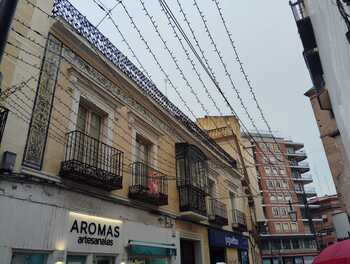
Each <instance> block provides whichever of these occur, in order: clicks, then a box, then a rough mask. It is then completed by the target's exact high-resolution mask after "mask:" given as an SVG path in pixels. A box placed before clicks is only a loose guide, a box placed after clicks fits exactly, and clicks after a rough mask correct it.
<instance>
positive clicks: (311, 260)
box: [304, 256, 314, 264]
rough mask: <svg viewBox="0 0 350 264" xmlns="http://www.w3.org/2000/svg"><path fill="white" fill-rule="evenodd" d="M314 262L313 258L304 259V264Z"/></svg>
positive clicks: (306, 257)
mask: <svg viewBox="0 0 350 264" xmlns="http://www.w3.org/2000/svg"><path fill="white" fill-rule="evenodd" d="M313 261H314V257H313V256H305V257H304V264H312V262H313Z"/></svg>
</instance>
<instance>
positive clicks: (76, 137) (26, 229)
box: [0, 0, 259, 264]
mask: <svg viewBox="0 0 350 264" xmlns="http://www.w3.org/2000/svg"><path fill="white" fill-rule="evenodd" d="M52 10H53V11H52ZM52 13H53V16H48V15H51V14H52ZM1 72H2V73H3V75H4V79H3V82H2V85H3V92H4V93H3V94H4V97H3V98H2V101H1V103H2V107H3V111H2V113H1V121H2V123H1V135H2V138H1V139H2V141H1V148H0V157H1V161H2V162H1V167H0V171H1V176H0V177H1V181H0V212H1V214H0V234H1V235H0V263H3V264H19V263H29V264H46V263H48V264H54V263H55V264H57V263H67V264H73V263H74V264H77V263H79V264H92V263H94V264H119V263H134V264H136V263H144V264H146V263H157V264H160V263H161V264H168V263H174V264H175V263H186V264H209V263H217V262H226V263H233V264H235V263H242V264H246V263H259V255H258V254H259V249H258V247H257V246H256V243H255V242H254V240H252V238H251V234H249V233H248V232H246V231H247V230H248V228H250V227H252V226H254V223H253V221H254V220H251V219H254V218H253V217H251V215H250V211H249V210H247V203H248V202H249V201H248V199H238V197H240V196H242V197H243V195H242V193H243V194H245V192H246V191H245V189H244V188H243V185H244V186H245V188H247V186H249V185H248V184H247V183H248V181H247V179H246V178H244V174H242V172H241V169H242V168H239V167H238V165H237V161H236V159H235V157H232V156H231V155H230V154H229V153H228V152H226V151H225V150H224V149H223V148H222V147H220V145H219V144H217V143H216V142H215V141H214V140H212V139H211V138H210V137H209V136H208V135H207V133H206V132H204V131H203V130H202V129H201V128H199V127H198V126H197V125H196V124H195V123H194V122H193V121H191V120H190V119H189V118H188V117H187V116H186V115H185V114H183V113H182V112H181V110H179V109H178V108H177V107H176V106H175V105H173V104H172V103H171V102H169V100H168V99H167V98H166V97H165V96H164V95H163V94H162V93H161V92H160V91H159V90H158V89H157V88H156V87H155V85H154V84H153V83H152V82H151V81H150V80H149V79H148V78H147V77H146V76H145V75H144V74H143V73H142V72H141V71H140V70H138V68H137V67H136V66H135V65H134V64H133V63H132V62H131V61H130V60H129V59H128V58H127V57H125V56H124V55H123V54H122V53H121V52H120V51H119V50H118V49H117V48H116V47H115V46H114V45H113V44H112V43H110V42H109V40H108V39H107V38H106V37H104V36H103V35H102V34H101V33H100V32H99V31H98V30H97V29H96V28H95V27H94V26H93V25H92V24H90V22H89V21H88V20H87V19H86V17H84V16H83V15H82V14H81V13H80V12H79V11H78V10H77V9H76V8H75V7H74V6H72V5H71V4H70V3H69V1H67V0H55V1H34V2H30V1H20V3H19V5H18V8H17V11H16V16H15V19H14V22H13V27H12V30H11V33H10V36H9V41H8V45H7V47H6V55H5V56H4V59H3V61H2V64H1ZM248 189H249V188H248ZM248 192H249V190H248ZM231 194H232V197H233V198H232V199H231V198H230V199H228V198H229V197H231V196H230V195H231ZM235 196H237V199H235V198H234V197H235ZM244 197H245V196H244ZM246 214H247V215H246Z"/></svg>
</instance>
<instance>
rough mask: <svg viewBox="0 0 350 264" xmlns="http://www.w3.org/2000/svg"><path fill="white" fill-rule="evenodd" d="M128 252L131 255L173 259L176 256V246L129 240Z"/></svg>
mask: <svg viewBox="0 0 350 264" xmlns="http://www.w3.org/2000/svg"><path fill="white" fill-rule="evenodd" d="M128 251H129V254H131V255H142V256H155V257H171V256H176V247H175V245H174V244H167V243H155V242H146V241H136V240H129V245H128Z"/></svg>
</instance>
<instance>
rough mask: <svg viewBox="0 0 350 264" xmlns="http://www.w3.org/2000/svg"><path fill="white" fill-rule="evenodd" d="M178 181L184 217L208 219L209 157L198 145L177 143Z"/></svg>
mask: <svg viewBox="0 0 350 264" xmlns="http://www.w3.org/2000/svg"><path fill="white" fill-rule="evenodd" d="M175 148H176V178H177V179H176V182H177V189H178V191H179V200H180V212H181V217H182V218H187V219H189V220H193V221H204V220H207V219H208V218H207V207H206V199H205V197H206V195H207V193H208V159H207V157H206V155H205V154H204V153H203V152H202V151H201V150H200V149H199V148H198V147H196V146H194V145H191V144H188V143H176V145H175Z"/></svg>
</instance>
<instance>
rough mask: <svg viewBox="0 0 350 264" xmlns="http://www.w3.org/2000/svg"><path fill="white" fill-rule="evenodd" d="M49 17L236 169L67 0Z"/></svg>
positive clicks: (58, 2)
mask: <svg viewBox="0 0 350 264" xmlns="http://www.w3.org/2000/svg"><path fill="white" fill-rule="evenodd" d="M52 13H53V16H55V17H61V18H62V19H63V20H65V21H66V22H67V23H68V24H69V25H70V26H71V27H73V29H74V30H75V31H76V32H77V33H78V34H79V35H80V36H82V37H83V38H85V39H86V40H87V41H88V42H89V43H90V44H91V45H92V46H94V47H96V48H97V49H98V50H99V51H100V52H101V53H102V54H103V55H104V56H105V57H106V58H107V59H108V60H110V61H111V62H112V63H113V64H114V65H115V66H116V67H117V68H118V69H119V70H120V71H122V72H123V73H124V74H125V75H126V76H128V77H129V78H130V79H131V80H133V81H134V82H135V83H136V84H137V86H138V87H139V88H140V89H141V90H142V91H143V92H144V93H145V94H147V95H148V96H150V97H151V98H152V99H153V100H154V101H155V102H156V103H157V104H159V105H160V106H161V107H163V108H164V109H165V110H166V111H167V112H169V114H170V115H171V116H173V117H174V118H175V119H176V120H178V121H179V122H181V123H182V124H183V125H184V126H185V127H186V128H187V129H188V130H189V132H191V133H193V134H194V135H195V136H196V137H197V138H199V140H200V141H202V142H203V143H204V144H206V145H207V146H208V147H209V148H210V149H211V150H212V151H214V152H215V153H216V154H217V155H219V156H220V157H221V158H223V159H224V160H226V161H227V162H228V163H229V164H230V165H231V166H232V167H234V168H236V160H234V159H233V158H232V157H231V156H230V155H229V154H228V153H227V152H226V151H225V150H223V149H222V148H221V147H220V146H219V145H218V144H217V143H216V142H215V141H214V140H213V139H212V138H211V137H209V135H208V134H207V133H206V132H205V131H203V130H202V129H201V128H200V127H198V126H197V125H196V123H195V122H193V121H192V120H191V119H190V118H189V117H188V116H187V115H185V114H184V113H183V112H182V111H181V110H180V109H179V108H178V107H177V106H175V105H174V104H173V103H172V102H171V101H170V100H169V99H168V98H167V97H166V96H165V95H164V94H163V93H162V92H161V91H160V90H159V89H158V88H157V87H156V85H155V84H154V83H153V82H152V81H151V80H149V79H148V78H147V77H146V76H145V75H144V74H143V73H142V72H141V71H140V70H139V69H138V68H137V67H136V66H135V65H134V64H133V63H132V62H131V61H130V60H129V59H128V58H127V57H126V56H125V55H124V54H123V53H122V52H120V50H119V49H118V48H116V47H115V46H114V45H113V44H112V43H111V42H110V40H109V39H108V38H107V37H105V36H104V35H103V34H102V33H101V32H100V31H99V30H98V29H97V28H96V27H95V26H94V25H93V24H91V23H90V21H89V20H88V19H87V18H86V17H84V16H83V15H82V14H81V13H80V12H79V11H78V10H77V9H76V8H75V7H74V6H73V5H72V4H71V3H70V2H69V1H68V0H54V7H53V11H52Z"/></svg>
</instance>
